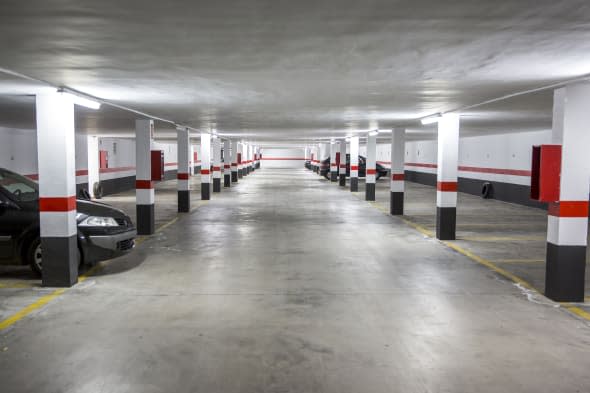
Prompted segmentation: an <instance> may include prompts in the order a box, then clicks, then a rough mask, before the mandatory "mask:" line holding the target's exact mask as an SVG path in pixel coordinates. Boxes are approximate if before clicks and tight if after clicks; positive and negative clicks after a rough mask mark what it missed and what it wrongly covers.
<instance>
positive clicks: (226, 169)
mask: <svg viewBox="0 0 590 393" xmlns="http://www.w3.org/2000/svg"><path fill="white" fill-rule="evenodd" d="M230 144H231V142H230V140H229V139H226V140H224V141H223V186H224V187H230V186H231V174H232V169H231V163H232V158H231V146H230Z"/></svg>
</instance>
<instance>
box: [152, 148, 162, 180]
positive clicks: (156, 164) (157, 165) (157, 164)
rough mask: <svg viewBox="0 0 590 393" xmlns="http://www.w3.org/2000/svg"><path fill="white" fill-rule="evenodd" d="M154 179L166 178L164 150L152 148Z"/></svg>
mask: <svg viewBox="0 0 590 393" xmlns="http://www.w3.org/2000/svg"><path fill="white" fill-rule="evenodd" d="M152 180H153V181H161V180H164V151H163V150H152Z"/></svg>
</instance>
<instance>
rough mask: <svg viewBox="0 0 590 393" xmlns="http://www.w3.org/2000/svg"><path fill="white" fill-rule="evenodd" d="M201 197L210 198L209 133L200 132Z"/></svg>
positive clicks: (203, 198) (205, 199)
mask: <svg viewBox="0 0 590 393" xmlns="http://www.w3.org/2000/svg"><path fill="white" fill-rule="evenodd" d="M201 199H202V200H204V201H207V200H209V199H211V134H209V133H206V132H202V133H201Z"/></svg>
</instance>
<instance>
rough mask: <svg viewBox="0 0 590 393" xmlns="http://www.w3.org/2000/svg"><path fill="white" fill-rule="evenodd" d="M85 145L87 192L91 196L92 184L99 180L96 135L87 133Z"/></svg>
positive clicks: (94, 196)
mask: <svg viewBox="0 0 590 393" xmlns="http://www.w3.org/2000/svg"><path fill="white" fill-rule="evenodd" d="M86 146H87V151H88V193H89V194H90V196H91V197H93V198H96V195H94V185H95V184H96V183H99V182H100V163H99V159H98V155H99V152H98V151H99V149H98V137H97V136H96V135H88V136H87V137H86Z"/></svg>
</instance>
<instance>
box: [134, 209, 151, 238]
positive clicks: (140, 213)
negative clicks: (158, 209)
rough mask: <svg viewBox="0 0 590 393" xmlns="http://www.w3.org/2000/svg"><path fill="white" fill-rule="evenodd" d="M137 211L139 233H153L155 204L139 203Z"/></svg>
mask: <svg viewBox="0 0 590 393" xmlns="http://www.w3.org/2000/svg"><path fill="white" fill-rule="evenodd" d="M135 211H136V212H137V219H136V221H137V234H138V235H151V234H153V233H154V231H155V226H156V224H155V212H154V204H151V205H137V208H136V209H135Z"/></svg>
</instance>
